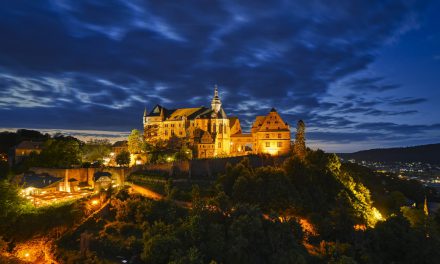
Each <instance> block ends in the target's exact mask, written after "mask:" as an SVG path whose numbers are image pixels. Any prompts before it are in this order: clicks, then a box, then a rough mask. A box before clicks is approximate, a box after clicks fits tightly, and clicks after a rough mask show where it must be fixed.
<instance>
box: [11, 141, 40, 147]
mask: <svg viewBox="0 0 440 264" xmlns="http://www.w3.org/2000/svg"><path fill="white" fill-rule="evenodd" d="M42 147H43V142H35V141H28V140H25V141H22V142H20V143H19V144H18V145H17V146H15V148H16V149H41V148H42Z"/></svg>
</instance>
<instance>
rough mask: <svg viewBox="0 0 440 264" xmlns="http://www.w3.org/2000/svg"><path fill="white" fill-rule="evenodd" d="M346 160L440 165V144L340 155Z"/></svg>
mask: <svg viewBox="0 0 440 264" xmlns="http://www.w3.org/2000/svg"><path fill="white" fill-rule="evenodd" d="M338 155H339V156H341V157H342V158H344V159H355V160H365V161H379V162H399V161H400V162H425V163H435V164H440V144H430V145H421V146H414V147H406V148H387V149H370V150H363V151H358V152H354V153H341V154H338Z"/></svg>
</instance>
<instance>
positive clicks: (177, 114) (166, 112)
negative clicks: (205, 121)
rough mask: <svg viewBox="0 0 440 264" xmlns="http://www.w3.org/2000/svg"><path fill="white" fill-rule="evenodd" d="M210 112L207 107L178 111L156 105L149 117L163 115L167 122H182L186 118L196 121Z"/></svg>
mask: <svg viewBox="0 0 440 264" xmlns="http://www.w3.org/2000/svg"><path fill="white" fill-rule="evenodd" d="M207 111H210V109H209V108H206V107H203V106H201V107H192V108H177V109H166V108H165V107H163V106H161V105H156V106H155V107H154V108H153V110H151V112H150V113H149V114H148V115H147V117H150V116H160V115H161V113H163V117H164V119H165V120H182V118H183V117H185V118H186V119H188V120H192V119H195V118H197V117H199V116H200V115H202V114H204V113H206V112H207Z"/></svg>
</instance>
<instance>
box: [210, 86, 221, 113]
mask: <svg viewBox="0 0 440 264" xmlns="http://www.w3.org/2000/svg"><path fill="white" fill-rule="evenodd" d="M221 107H222V102H221V101H220V97H219V96H218V89H217V85H215V86H214V98H212V101H211V109H212V110H213V111H214V112H215V113H218V112H219V111H220V108H221Z"/></svg>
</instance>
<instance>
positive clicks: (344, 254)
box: [57, 151, 440, 263]
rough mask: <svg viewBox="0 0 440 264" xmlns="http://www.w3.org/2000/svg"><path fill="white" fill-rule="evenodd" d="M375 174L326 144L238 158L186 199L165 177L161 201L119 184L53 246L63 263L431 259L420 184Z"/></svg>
mask: <svg viewBox="0 0 440 264" xmlns="http://www.w3.org/2000/svg"><path fill="white" fill-rule="evenodd" d="M137 177H140V176H137ZM145 177H148V176H147V175H145ZM377 177H379V178H377ZM380 177H384V176H381V175H376V174H374V173H373V172H372V171H370V170H368V169H366V168H363V167H360V166H358V165H355V164H341V163H340V161H339V160H338V158H337V156H336V155H333V154H326V153H324V152H322V151H308V153H307V156H306V157H305V158H304V159H298V158H295V157H292V158H289V159H288V160H287V161H286V162H285V163H284V164H283V165H282V166H279V167H261V168H252V167H251V166H249V162H248V161H247V160H246V159H243V160H242V162H240V163H239V164H237V165H233V166H232V165H229V166H228V167H227V171H226V173H225V174H224V175H221V176H220V177H219V178H218V179H217V180H216V181H215V182H213V184H212V186H210V187H206V186H205V187H203V188H209V189H210V191H209V192H205V194H206V193H209V195H202V193H204V192H203V191H202V190H201V188H200V187H199V186H198V185H194V186H193V188H192V189H191V190H190V191H189V192H190V194H189V195H190V197H191V198H190V201H191V204H192V206H191V208H185V207H180V206H178V205H177V204H176V203H175V202H174V199H175V195H176V193H178V190H176V189H177V188H178V187H177V186H178V185H174V186H173V184H171V185H170V180H168V181H166V183H165V185H166V187H165V188H164V195H165V197H166V198H165V199H164V200H161V201H153V200H149V199H147V198H144V197H141V196H139V195H136V194H129V193H128V192H127V191H126V190H122V191H119V192H118V193H117V194H115V195H113V196H111V198H110V199H111V202H110V204H109V208H108V210H107V211H106V213H104V214H101V215H97V216H96V217H94V218H92V219H90V220H88V221H87V222H86V223H85V224H84V225H82V226H81V227H80V228H79V229H77V230H75V232H74V233H69V234H68V235H65V236H63V237H62V238H61V239H60V240H59V241H58V253H57V254H58V258H59V259H60V260H62V261H63V262H66V263H114V262H116V261H120V259H126V260H127V261H129V262H130V263H436V262H437V260H438V258H439V257H440V255H439V254H440V252H439V251H438V248H440V236H439V232H440V215H439V213H438V212H437V213H436V212H430V213H428V212H426V211H425V210H424V207H423V200H424V194H423V192H424V189H423V187H422V186H421V185H415V186H412V185H411V186H410V187H409V186H406V185H404V184H402V183H401V182H397V181H399V180H398V179H395V180H390V181H388V182H385V183H384V181H383V179H382V178H380ZM408 188H412V189H408ZM370 190H371V191H370ZM420 192H422V193H420ZM413 201H416V205H415V206H414V205H411V203H412V202H413ZM408 205H409V206H408ZM378 209H380V210H378ZM83 234H87V237H88V241H89V244H90V251H89V253H87V255H85V256H81V254H78V252H79V250H80V240H81V236H82V235H83Z"/></svg>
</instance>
